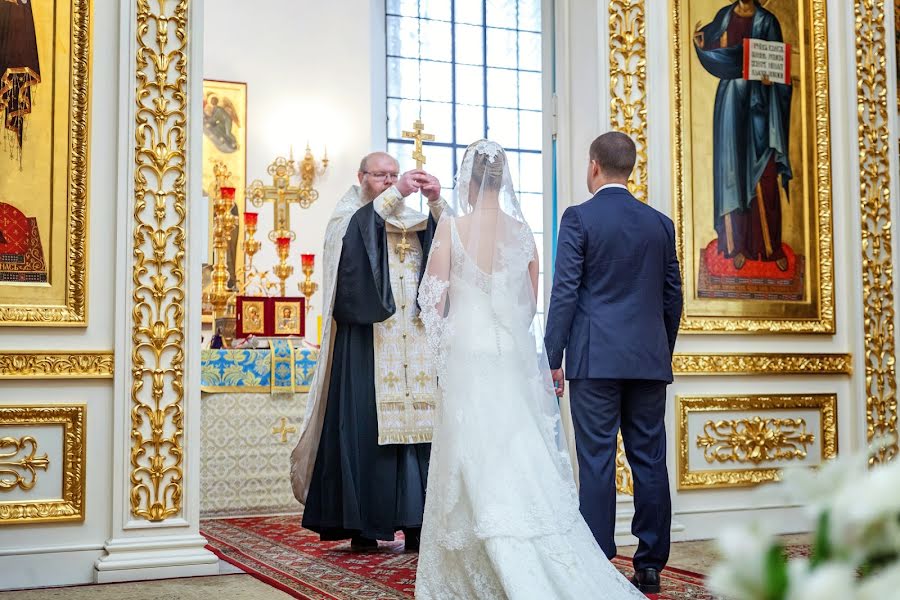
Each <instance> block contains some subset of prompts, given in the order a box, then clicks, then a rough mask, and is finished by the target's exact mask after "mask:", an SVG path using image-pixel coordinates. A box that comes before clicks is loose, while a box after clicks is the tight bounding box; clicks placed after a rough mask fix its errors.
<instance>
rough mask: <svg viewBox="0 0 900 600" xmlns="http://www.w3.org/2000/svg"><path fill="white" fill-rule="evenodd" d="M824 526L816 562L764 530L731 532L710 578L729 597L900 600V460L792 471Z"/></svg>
mask: <svg viewBox="0 0 900 600" xmlns="http://www.w3.org/2000/svg"><path fill="white" fill-rule="evenodd" d="M785 484H786V485H787V486H788V488H789V489H790V490H791V492H792V493H793V495H794V496H795V497H796V498H797V499H798V500H800V501H802V502H803V503H804V504H805V505H806V506H807V509H808V512H809V516H810V517H811V518H812V519H814V522H815V523H816V527H815V531H814V532H813V539H812V548H811V553H810V556H809V558H791V559H789V558H788V557H787V556H786V554H785V549H784V547H783V546H782V545H781V544H780V543H779V542H778V541H777V540H776V538H775V537H774V536H773V535H770V534H768V533H766V532H765V531H764V530H763V529H762V528H761V527H759V526H758V525H756V526H751V527H747V528H735V529H729V530H728V531H726V532H724V533H723V535H722V536H721V538H720V540H719V550H720V553H721V556H722V559H721V561H720V562H719V563H717V564H716V565H715V567H714V568H713V570H712V572H711V573H710V576H709V578H708V580H707V586H708V587H709V589H710V590H711V591H712V592H713V593H715V594H717V595H719V596H721V597H722V598H727V599H728V600H887V599H889V598H900V458H896V459H894V460H893V461H892V462H890V463H887V464H886V465H881V466H877V467H874V468H871V469H870V468H868V465H867V460H866V456H853V457H843V458H839V459H837V460H834V461H832V462H830V463H827V464H826V465H824V466H823V467H821V468H820V469H818V470H815V471H814V470H808V469H803V470H800V469H796V470H791V471H788V472H786V473H785Z"/></svg>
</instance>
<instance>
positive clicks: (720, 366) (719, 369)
mask: <svg viewBox="0 0 900 600" xmlns="http://www.w3.org/2000/svg"><path fill="white" fill-rule="evenodd" d="M672 369H673V371H674V372H675V374H676V375H851V374H852V373H853V357H852V356H851V355H849V354H776V353H759V354H727V353H726V354H721V353H720V354H683V353H676V354H675V355H674V356H673V357H672Z"/></svg>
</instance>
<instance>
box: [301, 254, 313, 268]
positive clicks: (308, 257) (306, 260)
mask: <svg viewBox="0 0 900 600" xmlns="http://www.w3.org/2000/svg"><path fill="white" fill-rule="evenodd" d="M300 262H301V264H302V265H303V266H304V267H308V268H310V269H311V268H313V267H314V266H315V265H316V255H315V254H301V255H300Z"/></svg>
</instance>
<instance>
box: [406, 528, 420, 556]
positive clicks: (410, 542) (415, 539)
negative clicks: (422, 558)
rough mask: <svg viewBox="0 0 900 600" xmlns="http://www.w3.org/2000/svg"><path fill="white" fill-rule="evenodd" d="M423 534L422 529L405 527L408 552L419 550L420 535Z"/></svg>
mask: <svg viewBox="0 0 900 600" xmlns="http://www.w3.org/2000/svg"><path fill="white" fill-rule="evenodd" d="M421 535H422V530H421V529H404V530H403V537H404V539H405V542H404V549H405V550H406V551H407V552H418V551H419V537H420V536H421Z"/></svg>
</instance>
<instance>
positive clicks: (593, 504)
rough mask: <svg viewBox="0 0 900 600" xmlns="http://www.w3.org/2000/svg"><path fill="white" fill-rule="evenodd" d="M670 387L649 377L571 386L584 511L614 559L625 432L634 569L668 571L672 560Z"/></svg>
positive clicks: (573, 382)
mask: <svg viewBox="0 0 900 600" xmlns="http://www.w3.org/2000/svg"><path fill="white" fill-rule="evenodd" d="M666 385H667V384H666V383H665V382H663V381H651V380H643V379H573V380H571V381H569V390H570V392H569V396H570V400H571V406H572V420H573V422H574V426H575V447H576V451H577V454H578V474H579V484H580V489H579V501H580V505H581V513H582V515H583V516H584V519H585V521H587V524H588V526H589V527H590V528H591V531H592V532H593V534H594V537H595V538H596V539H597V542H598V543H599V544H600V547H601V548H602V549H603V551H604V552H605V553H606V556H607V557H608V558H612V557H613V556H615V554H616V543H615V528H616V434H617V433H618V431H619V429H620V427H621V430H622V439H623V441H624V442H625V455H626V456H627V458H628V464H629V466H630V467H631V473H632V476H633V478H634V510H635V513H634V519H633V521H632V524H631V532H632V533H633V534H634V535H635V537H637V538H638V540H639V543H638V549H637V552H635V555H634V567H635V569H647V568H653V569H658V570H662V568H663V567H664V566H665V565H666V562H667V561H668V559H669V544H670V541H671V540H670V536H671V528H672V527H671V526H672V500H671V496H670V492H669V474H668V470H667V468H666V428H665V416H666Z"/></svg>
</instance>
